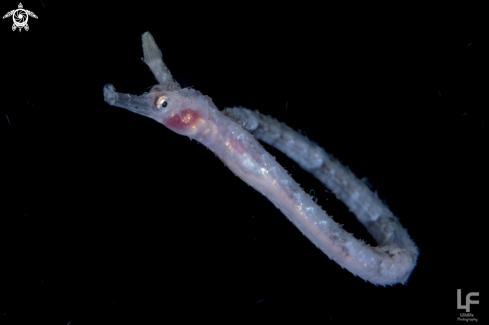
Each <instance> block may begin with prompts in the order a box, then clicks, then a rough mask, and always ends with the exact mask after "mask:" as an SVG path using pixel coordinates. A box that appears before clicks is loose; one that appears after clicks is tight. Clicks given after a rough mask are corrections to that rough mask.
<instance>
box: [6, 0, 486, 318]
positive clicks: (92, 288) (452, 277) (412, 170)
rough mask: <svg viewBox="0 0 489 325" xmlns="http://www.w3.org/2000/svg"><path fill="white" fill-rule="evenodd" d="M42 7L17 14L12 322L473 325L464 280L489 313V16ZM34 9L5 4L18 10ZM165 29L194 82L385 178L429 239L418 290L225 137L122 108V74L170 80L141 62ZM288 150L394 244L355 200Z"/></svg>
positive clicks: (34, 4) (9, 94) (10, 63)
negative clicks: (234, 161)
mask: <svg viewBox="0 0 489 325" xmlns="http://www.w3.org/2000/svg"><path fill="white" fill-rule="evenodd" d="M22 4H23V5H24V8H25V9H28V10H31V11H33V12H34V13H35V14H36V15H37V16H38V17H39V18H38V19H34V18H29V22H28V23H29V26H30V30H29V31H27V32H26V31H25V30H23V31H22V32H19V31H15V32H12V30H11V25H12V20H11V18H8V19H4V20H2V21H1V25H0V35H1V44H2V45H1V47H2V50H1V54H0V55H1V61H0V62H1V64H2V66H1V68H2V74H1V80H2V105H1V109H2V112H1V113H2V114H1V115H0V125H1V129H2V131H1V132H2V133H1V134H2V137H1V139H0V141H1V142H0V144H1V151H2V155H1V157H2V158H1V161H2V165H3V168H2V180H3V181H2V182H1V184H2V188H3V194H2V208H3V209H2V216H1V219H0V238H1V242H0V245H1V246H0V247H1V256H0V266H1V268H0V270H1V271H0V272H1V273H0V274H1V276H0V279H1V280H0V286H1V287H0V299H1V300H0V318H2V319H3V320H2V319H0V322H1V323H2V324H3V323H4V321H5V323H7V322H16V323H19V322H22V320H23V319H27V318H32V319H34V320H37V321H38V323H39V322H41V321H46V322H49V323H50V324H66V323H68V322H70V324H78V323H88V322H90V323H94V322H96V323H98V322H100V323H102V322H103V323H105V324H107V323H143V322H145V323H148V322H149V321H151V322H152V323H155V322H158V323H163V322H168V321H169V320H170V319H172V318H174V317H175V316H176V317H178V319H179V320H181V322H184V321H185V320H187V319H190V318H192V319H196V320H201V321H203V320H216V319H218V318H223V319H225V320H227V322H228V323H235V322H237V321H238V320H240V319H242V318H244V317H249V318H250V319H251V320H253V321H257V320H262V319H271V320H274V321H279V320H281V319H289V317H291V316H292V315H298V316H300V317H301V323H311V322H312V321H316V322H318V321H319V322H321V323H330V322H333V323H349V322H353V321H360V320H362V321H373V322H376V323H384V322H392V321H396V322H402V321H410V322H412V321H416V320H426V319H427V320H432V321H437V322H439V323H452V322H453V323H455V322H456V318H457V316H459V315H460V312H463V311H462V310H457V308H456V290H457V289H462V290H463V296H464V297H465V295H466V294H467V293H469V292H480V297H479V298H478V299H479V300H480V305H472V307H471V312H472V313H473V314H474V315H475V317H476V318H478V319H479V322H483V321H484V320H485V321H487V313H483V310H487V307H486V306H485V304H486V302H487V300H485V298H484V296H485V294H486V291H485V290H484V288H483V283H482V281H483V277H482V274H483V273H486V272H485V269H484V267H483V262H484V261H485V260H486V259H487V240H486V238H485V237H487V234H486V233H487V231H486V230H485V222H484V221H485V220H486V218H487V211H486V210H487V208H486V202H487V193H488V191H487V174H488V172H487V166H488V159H487V150H488V137H487V135H488V123H489V121H487V118H488V116H487V113H488V108H487V107H488V101H487V96H484V95H485V94H486V92H487V89H488V88H487V86H488V85H487V75H488V73H487V72H488V71H487V68H486V67H485V65H486V61H487V58H488V57H489V56H488V52H487V37H485V36H484V33H483V30H484V28H483V26H481V25H480V24H479V23H478V20H477V19H476V18H474V17H473V12H468V13H464V12H456V13H455V14H454V15H451V14H448V13H446V12H444V11H439V9H440V8H437V9H436V10H434V11H431V10H428V9H427V8H423V10H421V9H419V8H407V9H406V8H402V10H401V8H399V9H398V8H394V7H392V8H385V7H382V8H374V7H365V8H360V7H356V6H350V5H347V6H345V7H346V8H339V7H331V6H327V5H325V6H324V7H323V8H319V7H307V6H304V5H301V4H297V3H293V4H290V5H286V4H285V3H283V4H281V5H279V6H276V7H270V8H264V7H262V6H256V5H252V4H250V3H233V4H227V5H224V4H223V5H220V6H216V5H211V4H209V3H203V2H202V3H201V4H200V5H195V4H193V3H181V4H176V5H175V4H173V5H169V4H168V3H166V2H163V1H160V2H157V1H154V2H148V1H137V2H131V3H129V2H127V3H122V2H109V1H107V2H104V5H101V4H100V3H98V2H94V3H90V2H69V3H68V2H59V3H56V2H53V1H49V0H46V1H43V2H41V1H23V2H22ZM17 5H18V3H17V2H16V1H3V2H2V5H1V9H2V16H3V14H4V13H6V12H8V11H10V10H12V9H15V8H17ZM418 9H419V10H418ZM454 12H455V11H454ZM460 17H461V18H460ZM145 31H150V32H151V33H152V34H153V36H154V38H155V40H156V43H157V44H158V46H159V47H160V49H161V50H162V52H163V58H164V61H165V62H166V64H167V65H168V67H169V69H170V71H171V72H172V74H173V75H174V77H175V78H176V79H177V81H179V82H180V84H181V85H182V86H184V87H187V86H193V87H194V88H195V89H198V90H200V91H201V92H202V93H204V94H206V95H208V96H210V97H211V98H212V99H213V100H214V103H215V104H216V105H217V106H218V107H219V108H221V109H222V108H224V107H232V106H237V105H240V106H244V107H247V108H250V109H257V110H259V111H261V112H262V113H265V114H269V115H272V116H274V117H276V118H277V119H279V120H281V121H284V122H286V123H287V124H288V125H290V126H291V127H293V128H295V129H300V130H302V132H303V133H304V134H306V135H307V136H308V137H309V138H310V139H312V140H313V141H316V142H317V143H319V144H320V145H321V146H323V147H324V148H325V149H326V150H327V151H328V152H330V153H331V154H333V155H334V156H335V157H338V158H339V159H340V160H341V161H342V162H343V163H344V164H346V165H347V166H349V167H350V168H351V169H352V171H353V172H355V173H356V174H357V175H358V176H359V177H360V178H363V177H366V178H367V179H368V182H369V183H370V184H371V185H372V187H373V188H374V189H375V190H377V191H378V193H379V195H380V197H381V198H382V199H383V200H385V202H386V203H387V204H388V205H389V207H390V208H391V209H392V211H393V212H394V213H395V214H396V215H397V216H398V217H399V218H400V220H401V222H402V224H403V225H404V226H405V227H406V228H407V229H408V232H409V234H410V235H411V237H412V238H413V240H414V241H415V242H416V244H417V245H418V246H419V249H420V256H419V259H418V265H417V267H416V268H415V269H414V272H413V273H412V275H411V277H410V279H409V281H408V283H407V285H396V286H394V287H387V288H384V287H376V286H374V285H372V284H370V283H366V282H364V281H363V280H362V279H360V278H357V277H354V276H353V275H352V274H350V273H349V272H348V271H346V270H342V269H341V267H340V266H338V265H337V264H336V263H334V262H332V261H330V260H329V258H328V257H326V256H325V255H324V254H323V253H322V252H321V251H319V250H318V249H317V248H316V247H315V246H314V245H312V244H311V243H310V242H309V241H308V240H307V238H305V237H304V236H303V235H302V234H301V233H300V232H299V231H297V230H296V229H295V228H294V226H293V225H292V224H291V223H290V222H289V221H287V220H286V218H285V217H284V216H283V215H282V214H281V213H280V211H278V210H277V209H276V208H275V207H274V206H273V204H271V203H270V202H269V201H268V200H267V199H266V198H265V197H263V196H261V195H260V194H259V193H258V192H256V191H255V190H254V189H253V188H251V187H248V186H247V185H246V184H245V183H244V182H243V181H241V180H240V179H239V178H237V177H235V176H234V175H233V174H232V172H231V171H230V170H228V169H227V168H226V167H225V166H224V165H223V164H222V162H220V161H219V159H218V158H217V157H215V155H214V154H213V153H212V152H211V151H209V150H208V149H206V148H205V147H204V146H202V145H200V144H198V143H197V142H195V141H189V139H188V138H186V137H182V136H179V135H176V134H174V133H172V132H171V131H169V130H167V129H166V128H165V127H163V126H162V125H160V124H158V123H156V122H154V121H153V120H150V119H147V118H144V117H142V116H137V115H135V114H132V113H130V112H127V111H125V110H123V109H121V108H117V107H112V106H109V105H107V104H106V103H105V102H104V100H103V95H102V88H103V86H104V85H105V84H107V83H111V84H113V85H114V86H115V87H116V89H117V90H118V91H120V92H123V93H131V94H141V93H142V92H145V91H147V90H148V88H149V87H151V86H153V85H154V84H155V83H156V82H155V80H154V78H153V76H152V74H151V72H150V71H149V69H148V67H147V66H146V65H145V64H144V63H143V62H142V61H141V57H142V50H141V34H142V33H144V32H145ZM267 149H269V150H270V151H271V152H272V154H273V155H274V156H276V158H277V160H278V161H279V162H280V163H282V164H283V166H284V167H285V168H286V169H287V170H288V171H289V172H290V173H291V174H292V176H293V177H294V178H295V179H296V180H297V181H298V182H299V183H300V184H301V186H303V188H304V190H305V191H306V192H308V193H309V192H310V191H311V190H313V191H314V192H311V193H315V196H316V197H317V198H318V204H319V205H321V206H322V207H323V208H324V209H325V210H326V211H327V212H328V214H330V215H332V216H333V217H334V218H335V220H336V221H337V222H339V223H341V224H345V226H344V228H345V229H347V230H348V231H350V232H353V233H354V234H355V235H356V236H357V237H359V238H364V239H366V240H367V241H369V242H371V243H372V244H374V243H373V242H372V240H371V239H370V237H369V235H368V233H366V231H365V230H364V229H363V228H362V226H360V225H358V224H357V222H356V221H355V219H354V216H353V215H352V214H350V213H349V212H348V210H347V208H345V207H344V206H342V204H341V203H340V202H339V201H337V200H336V199H335V197H334V195H332V194H331V193H328V192H326V191H325V190H324V187H323V186H322V185H321V184H320V183H319V182H318V181H316V180H314V179H313V178H312V177H311V176H310V175H308V174H307V173H305V172H303V171H302V170H300V168H299V167H298V166H297V165H295V164H294V163H292V162H290V161H289V160H288V159H287V158H286V157H285V156H284V155H282V154H281V153H279V152H277V151H276V150H273V149H272V148H269V147H267ZM484 236H485V237H484ZM309 320H310V321H309Z"/></svg>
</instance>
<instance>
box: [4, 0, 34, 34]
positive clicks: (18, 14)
mask: <svg viewBox="0 0 489 325" xmlns="http://www.w3.org/2000/svg"><path fill="white" fill-rule="evenodd" d="M10 16H12V19H13V20H14V24H13V25H12V31H15V29H17V28H18V29H19V32H21V31H22V28H25V30H26V31H27V30H29V25H27V21H28V20H29V16H31V17H34V18H37V16H36V14H35V13H33V12H32V11H29V10H25V9H23V7H22V3H19V8H18V9H14V10H12V11H9V12H7V14H6V15H5V16H3V18H7V17H10Z"/></svg>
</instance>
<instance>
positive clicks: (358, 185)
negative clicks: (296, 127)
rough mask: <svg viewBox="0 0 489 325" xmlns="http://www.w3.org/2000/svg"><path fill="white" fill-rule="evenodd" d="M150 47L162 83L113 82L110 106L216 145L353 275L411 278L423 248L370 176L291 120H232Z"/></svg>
mask: <svg viewBox="0 0 489 325" xmlns="http://www.w3.org/2000/svg"><path fill="white" fill-rule="evenodd" d="M143 51H144V57H145V62H146V63H147V64H148V66H149V67H150V68H151V70H152V71H153V73H154V75H155V76H156V78H157V80H158V81H159V85H157V86H155V87H153V89H152V90H151V91H150V93H148V94H144V95H142V96H132V95H127V94H120V93H117V92H116V91H115V89H114V87H112V86H111V85H107V86H106V87H105V89H104V96H105V100H106V101H107V102H108V103H109V104H111V105H114V106H119V107H123V108H126V109H128V110H131V111H133V112H135V113H138V114H141V115H145V116H148V117H150V118H153V119H154V120H156V121H158V122H160V123H162V124H163V125H165V126H166V127H168V128H169V129H171V130H173V131H175V132H176V133H179V134H182V135H187V136H189V137H190V138H192V139H195V140H197V141H198V142H200V143H201V144H203V145H204V146H206V147H207V148H209V149H210V150H212V151H213V152H214V153H215V154H216V155H217V156H218V157H219V158H220V159H221V160H222V161H223V162H224V164H225V165H226V166H227V167H228V168H229V169H231V170H232V171H233V172H234V173H235V174H236V175H237V176H239V177H240V178H241V179H242V180H243V181H245V182H246V183H248V184H249V185H251V186H253V188H255V189H256V190H257V191H259V192H261V193H262V194H263V195H265V196H266V197H267V198H268V199H269V200H270V201H272V202H273V203H274V204H275V205H276V206H277V207H278V208H279V209H280V210H281V211H282V212H283V214H284V215H285V216H286V217H287V218H288V219H289V220H290V221H291V222H292V223H293V224H294V225H295V226H296V227H297V228H298V229H299V230H300V231H301V232H302V233H303V234H304V235H305V236H307V238H309V239H310V240H311V241H312V242H313V243H314V244H315V245H316V246H317V247H318V248H319V249H321V250H322V251H323V252H324V253H325V254H326V255H328V256H329V257H330V258H331V259H332V260H334V261H336V262H337V263H338V264H340V265H341V266H343V267H344V268H346V269H348V270H349V271H350V272H351V273H353V274H355V275H357V276H360V277H362V278H363V279H365V280H367V281H370V282H372V283H375V284H380V285H392V284H395V283H405V282H406V280H407V279H408V277H409V275H410V274H411V272H412V270H413V268H414V266H415V265H416V259H417V256H418V250H417V248H416V246H415V244H414V243H413V241H412V240H411V239H410V238H409V235H408V234H407V231H406V230H405V229H404V228H403V227H402V226H401V224H400V222H399V220H398V219H397V218H396V217H395V216H394V215H393V214H392V212H391V211H390V210H389V209H388V208H387V207H386V206H385V205H384V204H383V203H382V202H381V201H380V200H379V198H378V197H377V196H376V195H375V194H374V193H372V192H371V191H370V189H369V188H368V187H367V186H366V185H365V184H364V183H363V182H361V181H360V180H358V179H357V178H356V177H355V176H354V175H353V174H352V173H351V172H350V171H349V170H348V169H347V168H345V167H344V166H342V165H341V164H340V163H339V162H338V161H336V160H335V159H333V158H332V157H330V156H329V155H328V154H327V153H326V152H325V151H324V150H323V149H322V148H320V147H318V146H317V145H316V144H314V143H312V142H310V141H309V140H307V139H306V138H305V137H303V136H301V135H300V134H299V133H297V132H295V131H293V130H292V129H290V128H288V127H287V126H285V125H284V124H281V123H279V122H277V121H276V120H274V119H272V118H269V117H265V116H263V115H261V114H259V113H255V112H251V111H249V110H246V109H244V108H232V109H227V110H226V111H225V113H226V115H228V116H229V117H231V118H232V119H231V118H229V117H228V116H225V115H224V114H222V113H221V112H220V111H219V110H218V109H217V108H216V107H215V105H214V104H213V103H212V101H211V99H210V98H209V97H207V96H204V95H202V94H201V93H200V92H198V91H196V90H193V89H182V88H180V87H179V85H178V83H176V82H175V81H174V80H173V78H172V77H171V74H170V72H169V71H168V69H167V68H166V66H165V65H164V63H163V61H162V57H161V52H160V51H159V49H158V47H157V46H156V43H155V42H154V40H153V38H152V36H151V35H150V34H149V33H145V34H143ZM234 120H236V121H237V122H238V123H236V122H235V121H234ZM243 126H245V127H246V129H245V128H244V127H243ZM250 132H253V134H254V135H255V136H256V137H257V138H258V139H260V140H262V141H265V142H267V143H269V144H271V145H273V146H275V147H276V148H278V149H279V150H281V151H283V152H284V153H286V154H287V155H288V156H289V157H290V158H292V159H294V160H295V161H297V162H298V163H299V165H300V166H301V167H302V168H304V169H305V170H307V171H309V172H310V173H312V174H313V175H314V176H315V177H317V178H318V179H319V180H320V181H321V182H323V183H324V184H325V185H326V186H327V187H328V188H329V189H330V190H332V191H333V192H334V193H335V194H336V195H337V197H338V198H339V199H340V200H342V201H343V202H344V203H345V204H346V205H347V206H348V207H349V208H350V209H351V210H352V211H353V212H354V213H355V215H356V216H357V219H358V220H359V221H360V222H361V223H362V224H363V225H364V226H365V227H366V228H367V230H368V231H369V232H370V233H371V234H372V236H373V237H374V239H375V240H376V241H377V243H378V244H379V246H378V247H371V246H368V245H367V244H365V243H363V242H362V241H359V240H357V239H356V238H354V237H353V236H352V235H351V234H349V233H347V232H346V231H345V230H343V228H342V227H340V226H339V225H338V224H337V223H335V222H334V221H333V220H332V219H331V218H330V217H329V216H328V215H327V214H326V212H324V211H323V210H322V209H321V208H320V207H319V206H317V205H316V203H314V202H313V201H312V199H311V198H310V197H309V195H307V194H306V193H305V192H304V191H303V190H302V189H301V188H300V187H299V185H298V184H297V183H296V182H295V181H294V180H293V179H292V178H291V177H290V176H289V175H288V174H287V172H286V171H285V170H284V169H283V168H282V167H281V166H280V165H279V164H278V163H277V162H276V161H275V159H274V158H273V157H272V156H271V155H270V154H269V153H268V152H267V151H266V150H265V149H264V148H263V147H262V146H261V145H260V144H259V143H258V141H257V140H256V139H255V137H254V136H253V135H252V134H251V133H250Z"/></svg>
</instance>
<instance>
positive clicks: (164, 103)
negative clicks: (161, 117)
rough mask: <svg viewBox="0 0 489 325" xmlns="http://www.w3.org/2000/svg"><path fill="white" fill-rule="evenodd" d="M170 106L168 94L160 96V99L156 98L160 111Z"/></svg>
mask: <svg viewBox="0 0 489 325" xmlns="http://www.w3.org/2000/svg"><path fill="white" fill-rule="evenodd" d="M167 106H168V96H165V95H164V96H160V97H158V99H156V109H157V110H158V111H161V110H163V109H164V108H165V107H167Z"/></svg>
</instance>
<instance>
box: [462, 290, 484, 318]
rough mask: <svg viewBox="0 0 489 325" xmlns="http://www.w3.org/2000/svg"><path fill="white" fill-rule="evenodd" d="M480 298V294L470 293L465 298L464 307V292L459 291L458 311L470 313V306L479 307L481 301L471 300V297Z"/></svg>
mask: <svg viewBox="0 0 489 325" xmlns="http://www.w3.org/2000/svg"><path fill="white" fill-rule="evenodd" d="M473 296H476V297H479V293H478V292H469V293H468V294H467V296H466V297H465V305H462V290H460V289H457V309H465V311H466V312H468V313H469V312H470V305H478V304H479V300H470V298H471V297H473Z"/></svg>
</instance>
